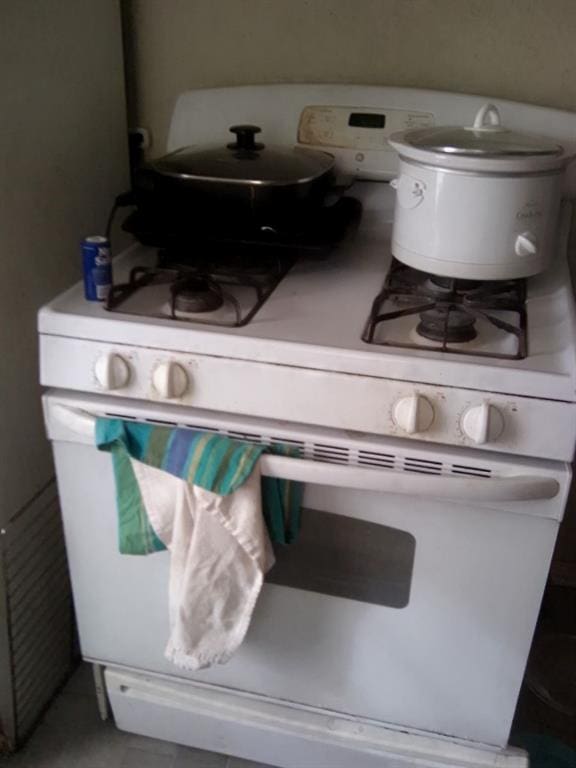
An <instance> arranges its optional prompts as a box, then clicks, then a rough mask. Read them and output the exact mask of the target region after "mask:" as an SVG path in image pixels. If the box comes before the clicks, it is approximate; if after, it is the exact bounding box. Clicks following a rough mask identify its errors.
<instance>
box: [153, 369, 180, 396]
mask: <svg viewBox="0 0 576 768" xmlns="http://www.w3.org/2000/svg"><path fill="white" fill-rule="evenodd" d="M152 383H153V385H154V389H155V390H156V392H158V394H159V395H160V397H163V398H164V399H166V400H172V399H174V398H176V397H182V395H183V394H184V392H186V390H187V389H188V376H187V375H186V371H185V370H184V368H182V366H181V365H178V363H160V365H158V366H156V368H155V369H154V372H153V373H152Z"/></svg>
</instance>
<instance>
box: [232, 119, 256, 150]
mask: <svg viewBox="0 0 576 768" xmlns="http://www.w3.org/2000/svg"><path fill="white" fill-rule="evenodd" d="M230 132H231V133H234V134H235V135H236V141H235V142H233V143H231V144H228V145H227V147H228V149H234V150H237V151H238V150H240V151H244V152H257V151H258V150H260V149H264V144H260V143H259V142H256V141H254V136H255V135H256V134H257V133H261V132H262V129H261V128H259V127H258V126H257V125H233V126H232V127H231V128H230Z"/></svg>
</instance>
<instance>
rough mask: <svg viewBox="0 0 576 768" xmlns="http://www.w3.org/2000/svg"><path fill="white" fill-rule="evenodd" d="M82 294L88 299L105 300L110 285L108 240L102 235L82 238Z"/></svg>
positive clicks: (110, 263) (110, 267) (110, 271)
mask: <svg viewBox="0 0 576 768" xmlns="http://www.w3.org/2000/svg"><path fill="white" fill-rule="evenodd" d="M82 267H83V270H84V296H85V297H86V298H87V299H88V301H106V299H107V298H108V294H109V293H110V288H111V287H112V261H111V258H110V241H109V240H108V238H107V237H103V236H102V235H92V236H91V237H85V238H84V240H82Z"/></svg>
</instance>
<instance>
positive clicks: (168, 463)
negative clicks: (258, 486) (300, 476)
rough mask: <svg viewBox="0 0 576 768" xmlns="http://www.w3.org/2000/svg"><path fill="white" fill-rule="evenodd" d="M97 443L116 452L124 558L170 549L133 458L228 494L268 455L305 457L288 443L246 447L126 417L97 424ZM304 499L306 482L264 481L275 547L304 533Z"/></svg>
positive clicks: (265, 510) (267, 518)
mask: <svg viewBox="0 0 576 768" xmlns="http://www.w3.org/2000/svg"><path fill="white" fill-rule="evenodd" d="M96 445H97V446H98V448H99V449H100V450H101V451H108V452H110V453H111V454H112V459H113V467H114V476H115V481H116V504H117V509H118V547H119V550H120V552H121V553H122V554H124V555H148V554H150V553H151V552H157V551H159V550H163V549H166V546H165V544H164V543H163V542H162V541H161V540H160V539H159V538H158V536H157V535H156V533H155V531H154V528H153V527H152V526H151V525H150V521H149V519H148V515H147V512H146V510H145V508H144V505H143V503H142V497H141V493H140V488H139V485H138V482H137V480H136V476H135V474H134V469H133V462H132V460H133V459H136V460H137V461H140V462H142V463H144V464H148V465H149V466H151V467H156V468H157V469H162V470H164V471H165V472H168V473H169V474H172V475H175V476H176V477H180V478H182V479H183V480H186V481H187V482H188V483H190V484H192V485H199V486H200V487H201V488H204V489H205V490H207V491H212V492H214V493H216V494H219V495H221V496H225V495H227V494H229V493H233V492H234V491H236V490H237V489H238V488H240V487H241V485H242V484H243V483H244V482H246V480H247V478H248V477H249V476H250V475H251V473H252V471H253V469H254V467H255V465H256V463H257V461H258V459H259V458H260V456H261V455H262V454H263V453H274V454H278V455H283V456H299V452H298V450H297V449H295V448H293V447H290V446H286V445H282V444H274V445H260V444H252V443H243V442H240V441H238V440H232V439H230V438H228V437H226V436H225V435H220V434H218V433H210V432H199V431H196V430H192V429H172V428H170V427H160V426H156V425H155V424H149V423H141V422H129V421H123V420H121V419H98V420H97V422H96ZM301 500H302V485H301V484H300V483H294V482H290V481H287V480H278V479H277V478H273V477H263V478H262V509H263V514H264V519H265V521H266V526H267V528H268V532H269V534H270V538H271V539H272V541H273V542H274V543H276V544H290V543H291V542H292V541H294V539H295V538H296V536H297V535H298V531H299V530H300V504H301Z"/></svg>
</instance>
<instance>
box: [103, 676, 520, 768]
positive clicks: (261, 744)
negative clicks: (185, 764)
mask: <svg viewBox="0 0 576 768" xmlns="http://www.w3.org/2000/svg"><path fill="white" fill-rule="evenodd" d="M105 678H106V689H107V692H108V697H109V699H110V704H111V706H112V711H113V713H114V720H115V722H116V725H117V726H118V727H119V728H120V729H121V730H123V731H129V732H130V733H138V734H140V735H143V736H151V737H152V738H156V739H164V740H166V741H172V742H175V743H177V744H184V745H186V746H189V747H196V748H200V749H205V750H210V751H213V752H224V753H225V754H229V755H234V756H236V757H242V758H247V759H249V760H255V761H258V763H265V764H269V765H278V766H282V768H302V766H303V765H307V766H324V765H329V766H330V767H331V768H349V767H350V766H351V765H353V766H354V768H406V766H408V765H413V760H414V755H416V754H417V755H418V765H419V766H420V768H437V766H438V764H439V761H440V762H441V763H442V764H446V765H450V766H452V768H489V766H492V765H493V764H494V759H495V758H494V750H492V749H483V748H482V747H480V746H479V745H472V744H470V745H469V746H468V745H465V744H462V743H460V744H456V743H455V742H451V741H449V740H448V739H445V738H442V737H439V738H434V737H432V736H421V735H418V734H415V733H407V732H403V731H399V730H393V729H392V728H386V727H385V726H378V725H375V724H374V723H360V722H358V721H355V720H350V719H349V718H345V717H339V716H338V715H337V714H335V713H323V712H318V711H312V710H310V709H301V708H297V707H294V706H291V705H290V704H288V703H286V702H279V701H275V700H273V699H272V700H271V699H262V698H255V697H253V696H247V695H245V694H242V693H240V692H237V691H230V690H225V689H224V688H211V689H210V688H206V687H200V686H196V685H194V684H192V683H182V682H172V681H168V680H165V679H162V678H158V677H150V676H146V675H144V674H135V673H133V672H128V671H124V670H122V669H114V668H108V669H106V672H105ZM498 764H499V765H500V766H501V768H528V755H527V754H526V753H524V752H522V751H521V750H518V749H515V748H508V749H503V750H499V751H498Z"/></svg>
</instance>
